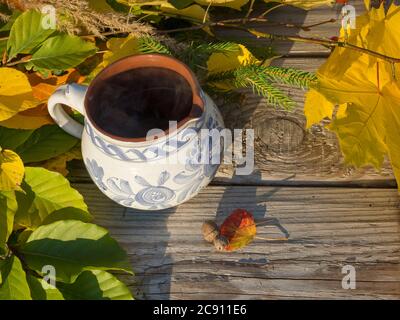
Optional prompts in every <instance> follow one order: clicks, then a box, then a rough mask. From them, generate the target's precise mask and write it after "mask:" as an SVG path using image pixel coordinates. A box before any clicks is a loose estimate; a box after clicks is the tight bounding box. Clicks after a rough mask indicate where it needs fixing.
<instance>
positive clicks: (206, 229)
mask: <svg viewBox="0 0 400 320" xmlns="http://www.w3.org/2000/svg"><path fill="white" fill-rule="evenodd" d="M201 232H202V233H203V238H204V240H206V241H207V242H210V243H213V242H214V240H215V239H216V238H217V237H218V235H219V230H218V226H217V224H216V223H215V222H214V221H212V220H207V221H205V222H204V223H203V225H202V226H201Z"/></svg>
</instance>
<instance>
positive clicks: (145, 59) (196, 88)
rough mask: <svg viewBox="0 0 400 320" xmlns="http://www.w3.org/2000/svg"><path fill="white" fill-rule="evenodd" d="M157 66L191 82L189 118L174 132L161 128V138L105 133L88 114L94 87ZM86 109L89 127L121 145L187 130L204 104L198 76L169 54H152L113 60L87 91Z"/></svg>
mask: <svg viewBox="0 0 400 320" xmlns="http://www.w3.org/2000/svg"><path fill="white" fill-rule="evenodd" d="M154 62H157V63H154ZM141 63H142V65H141ZM162 63H163V64H162ZM143 64H144V65H143ZM161 64H162V65H161ZM154 66H155V67H159V68H165V69H169V70H172V71H175V72H177V73H178V74H180V75H181V76H183V77H184V78H185V80H186V81H187V82H188V84H189V85H190V87H191V89H192V93H193V103H192V108H191V109H190V111H189V113H188V115H187V116H186V117H185V118H183V119H182V120H180V121H178V123H177V126H176V127H175V128H174V129H173V130H170V129H169V128H168V129H165V130H162V129H160V128H158V129H160V130H161V131H162V132H163V133H164V135H162V136H159V135H157V134H154V135H151V136H145V137H140V138H127V137H122V136H118V135H114V134H112V133H110V132H108V131H106V130H104V129H103V128H101V127H100V126H98V125H97V123H96V122H95V121H94V119H93V118H92V115H91V113H90V112H89V111H90V101H89V99H90V97H91V94H92V91H93V90H94V87H96V84H97V83H99V82H100V81H104V80H105V79H107V78H109V77H111V76H114V75H116V74H119V73H122V72H125V71H128V70H133V69H137V68H143V67H154ZM84 108H85V116H86V117H87V119H88V120H89V122H90V124H91V125H92V126H93V127H94V128H95V129H96V130H97V131H99V132H100V133H101V134H103V135H104V136H106V137H108V138H111V139H113V140H117V141H122V142H146V141H151V140H157V139H159V138H162V137H165V136H168V135H170V134H172V133H174V132H177V131H178V130H179V129H181V128H182V127H184V126H185V125H186V124H187V123H189V122H190V121H192V120H195V119H200V118H201V116H202V115H203V114H204V111H205V101H204V98H203V95H202V89H201V87H200V84H199V82H198V80H197V78H196V76H195V74H194V73H193V71H192V70H191V69H190V68H189V67H188V66H187V65H186V64H185V63H183V62H182V61H180V60H178V59H176V58H174V57H171V56H168V55H163V54H156V53H151V54H137V55H130V56H127V57H123V58H121V59H119V60H117V61H114V62H113V63H111V64H110V65H108V66H107V67H105V68H104V69H102V70H101V71H100V72H99V73H98V74H97V75H96V77H95V78H94V79H93V80H92V82H91V83H90V84H89V87H88V90H87V92H86V95H85V100H84ZM155 129H157V128H155Z"/></svg>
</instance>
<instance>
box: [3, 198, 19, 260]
mask: <svg viewBox="0 0 400 320" xmlns="http://www.w3.org/2000/svg"><path fill="white" fill-rule="evenodd" d="M17 208H18V204H17V200H16V198H15V193H14V192H13V191H7V192H4V191H3V192H0V255H3V254H5V253H6V243H7V240H8V237H9V236H10V234H11V232H12V230H13V224H14V216H15V213H16V211H17Z"/></svg>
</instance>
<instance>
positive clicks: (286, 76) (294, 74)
mask: <svg viewBox="0 0 400 320" xmlns="http://www.w3.org/2000/svg"><path fill="white" fill-rule="evenodd" d="M260 71H261V70H260ZM262 72H263V73H264V74H266V75H267V76H269V77H270V78H271V80H272V81H273V82H275V83H280V84H287V85H290V86H294V87H299V88H302V89H306V88H309V87H310V85H311V84H312V83H315V82H316V81H317V77H316V75H315V74H314V73H311V72H307V71H302V70H297V69H293V68H283V67H275V66H269V67H262Z"/></svg>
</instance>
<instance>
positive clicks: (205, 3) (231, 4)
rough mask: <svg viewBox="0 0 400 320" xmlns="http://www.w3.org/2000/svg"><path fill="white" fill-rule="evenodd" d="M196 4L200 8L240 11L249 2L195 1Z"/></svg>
mask: <svg viewBox="0 0 400 320" xmlns="http://www.w3.org/2000/svg"><path fill="white" fill-rule="evenodd" d="M195 2H196V3H198V4H200V5H202V6H209V5H211V6H216V7H227V8H233V9H236V10H240V8H241V7H243V6H244V5H245V4H246V3H248V2H249V0H195Z"/></svg>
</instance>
